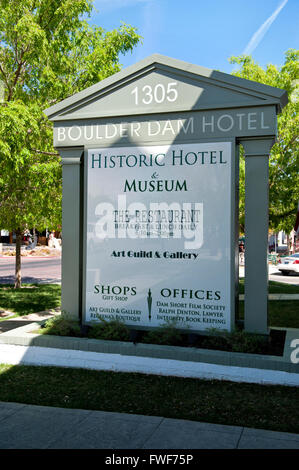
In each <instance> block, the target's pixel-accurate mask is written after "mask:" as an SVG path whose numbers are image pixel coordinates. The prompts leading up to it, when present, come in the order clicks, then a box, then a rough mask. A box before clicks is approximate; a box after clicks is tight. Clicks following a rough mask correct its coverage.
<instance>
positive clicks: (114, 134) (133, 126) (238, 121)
mask: <svg viewBox="0 0 299 470" xmlns="http://www.w3.org/2000/svg"><path fill="white" fill-rule="evenodd" d="M267 118H268V116H267V115H266V113H265V112H264V111H259V110H257V111H252V112H248V111H247V112H245V111H244V112H241V111H240V112H237V111H236V112H229V113H228V112H227V113H214V114H213V113H205V114H204V113H198V114H194V115H192V116H190V117H186V118H184V117H182V118H177V119H160V120H146V121H140V122H137V121H136V120H132V122H129V121H128V122H115V123H113V122H110V123H107V122H106V123H105V124H101V123H90V124H89V125H86V124H85V125H84V126H81V125H79V124H78V125H72V126H67V125H65V126H57V127H56V128H55V129H54V136H55V140H56V142H57V143H64V142H79V141H80V143H84V144H86V145H87V144H88V143H96V142H98V143H100V142H101V144H103V143H104V142H115V141H117V142H121V140H122V139H123V140H124V141H126V140H129V139H132V140H134V141H141V140H159V139H172V138H175V137H179V136H183V137H184V136H185V137H190V138H192V137H196V138H199V137H202V138H205V137H209V136H211V135H219V134H220V135H228V134H234V133H240V132H244V133H245V134H246V133H249V134H250V133H251V132H254V131H266V130H267V129H269V128H270V125H271V124H272V123H270V122H268V121H267Z"/></svg>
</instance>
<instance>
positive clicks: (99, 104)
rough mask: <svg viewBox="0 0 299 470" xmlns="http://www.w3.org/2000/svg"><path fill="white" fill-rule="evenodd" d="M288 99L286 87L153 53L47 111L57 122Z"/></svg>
mask: <svg viewBox="0 0 299 470" xmlns="http://www.w3.org/2000/svg"><path fill="white" fill-rule="evenodd" d="M286 102H287V93H286V92H285V91H283V90H280V89H277V88H273V87H270V86H267V85H262V84H258V83H256V82H252V81H249V80H245V79H241V78H238V77H234V76H232V75H229V74H225V73H221V72H218V71H214V70H210V69H206V68H203V67H199V66H195V65H192V64H188V63H185V62H181V61H177V60H174V59H170V58H168V57H164V56H161V55H158V54H154V55H152V56H150V57H148V58H147V59H144V60H143V61H140V62H138V63H137V64H135V65H134V66H131V67H128V68H127V69H124V70H122V71H121V72H119V73H117V74H115V75H113V76H111V77H109V78H107V79H105V80H103V81H101V82H99V83H97V84H96V85H93V86H91V87H89V88H87V89H85V90H83V91H82V92H79V93H77V94H75V95H73V96H71V97H69V98H67V99H65V100H63V101H62V102H60V103H58V104H56V105H54V106H52V107H51V108H48V109H47V110H45V114H46V115H47V116H48V117H49V118H50V119H51V120H52V121H66V120H73V119H75V120H76V119H93V118H103V117H110V116H114V117H116V116H128V115H130V116H134V115H136V116H137V115H145V114H156V113H171V112H182V111H198V110H211V109H229V108H241V107H255V106H267V105H275V106H276V108H277V111H278V112H279V111H280V110H281V108H282V107H283V106H284V105H285V104H286Z"/></svg>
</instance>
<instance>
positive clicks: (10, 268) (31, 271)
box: [0, 257, 299, 285]
mask: <svg viewBox="0 0 299 470" xmlns="http://www.w3.org/2000/svg"><path fill="white" fill-rule="evenodd" d="M14 272H15V258H14V257H11V258H10V257H9V258H8V257H0V284H6V283H8V284H10V283H13V282H14ZM240 277H244V267H243V266H240ZM269 279H270V280H271V281H277V282H283V283H286V284H293V285H299V274H296V275H291V276H290V275H289V276H282V275H281V273H280V271H278V270H277V269H276V268H275V266H269ZM22 281H23V282H32V283H34V282H37V283H50V282H61V257H55V258H54V257H53V258H50V257H49V258H33V257H32V258H29V257H28V258H25V257H22Z"/></svg>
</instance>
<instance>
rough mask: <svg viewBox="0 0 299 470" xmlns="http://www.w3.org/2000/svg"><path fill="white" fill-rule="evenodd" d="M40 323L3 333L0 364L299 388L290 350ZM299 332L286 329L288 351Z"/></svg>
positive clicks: (297, 375) (297, 370) (298, 367)
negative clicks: (112, 334)
mask: <svg viewBox="0 0 299 470" xmlns="http://www.w3.org/2000/svg"><path fill="white" fill-rule="evenodd" d="M39 327H40V323H31V324H30V325H26V326H23V327H19V328H17V329H15V330H10V331H8V332H6V333H2V334H1V335H0V362H3V361H4V362H5V363H8V364H11V363H14V364H16V363H20V364H21V363H22V364H34V365H54V366H62V367H80V368H82V367H83V368H89V369H97V370H111V371H119V372H120V371H122V372H140V373H146V374H158V375H172V376H180V377H194V378H201V379H209V380H212V379H216V380H229V381H238V382H248V383H259V384H269V385H270V384H271V385H287V386H296V387H297V386H299V364H294V363H292V362H291V361H290V358H289V356H288V355H286V354H284V355H283V356H263V355H257V354H244V353H233V352H227V351H215V350H208V349H197V348H186V347H176V346H161V345H154V344H142V343H137V344H134V343H131V342H118V341H106V340H95V339H88V338H71V337H62V336H50V335H40V334H37V333H32V331H34V329H37V328H39ZM294 331H295V333H294ZM297 331H298V330H291V329H290V331H289V330H287V337H286V344H287V348H286V351H289V344H288V343H289V340H288V335H289V334H290V337H291V338H292V337H293V336H294V334H295V336H296V335H297ZM298 337H299V336H298Z"/></svg>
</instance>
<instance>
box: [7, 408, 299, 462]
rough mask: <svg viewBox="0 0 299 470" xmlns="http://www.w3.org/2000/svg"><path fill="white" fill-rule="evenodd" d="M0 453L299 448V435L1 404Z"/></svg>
mask: <svg viewBox="0 0 299 470" xmlns="http://www.w3.org/2000/svg"><path fill="white" fill-rule="evenodd" d="M0 449H299V434H290V433H282V432H274V431H266V430H259V429H250V428H245V427H238V426H224V425H219V424H209V423H202V422H196V421H185V420H177V419H169V418H162V417H157V416H142V415H133V414H125V413H109V412H104V411H90V410H72V409H66V408H54V407H43V406H33V405H23V404H18V403H4V402H0ZM110 454H111V453H110ZM126 455H128V454H126ZM133 455H134V454H133Z"/></svg>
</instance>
